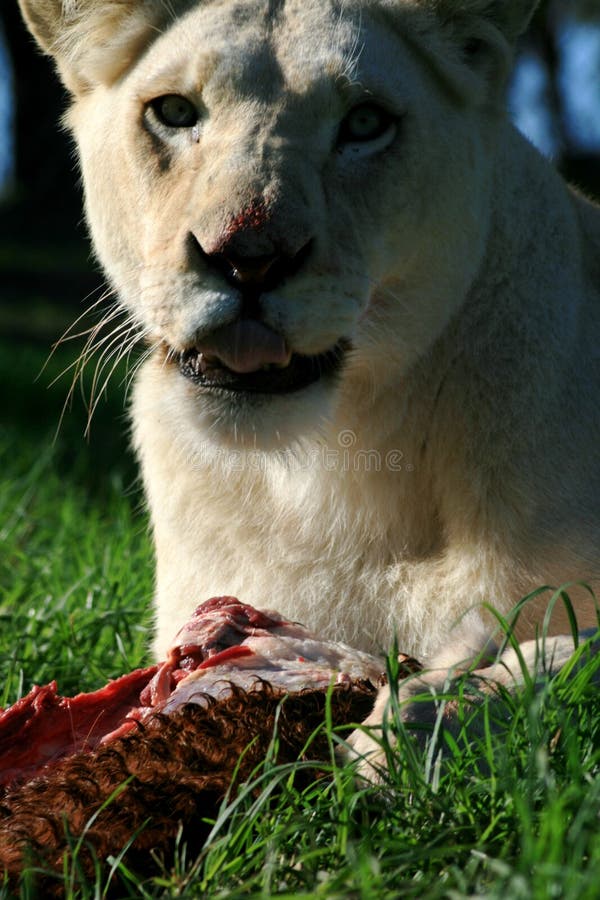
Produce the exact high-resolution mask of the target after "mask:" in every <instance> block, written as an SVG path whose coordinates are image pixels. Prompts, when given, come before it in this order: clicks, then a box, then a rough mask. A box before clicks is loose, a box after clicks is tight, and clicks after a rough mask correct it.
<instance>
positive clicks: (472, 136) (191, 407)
mask: <svg viewBox="0 0 600 900" xmlns="http://www.w3.org/2000/svg"><path fill="white" fill-rule="evenodd" d="M21 3H22V7H23V9H24V13H25V15H26V18H27V19H28V22H29V24H30V27H31V28H32V30H33V31H34V33H35V34H36V36H37V38H38V40H39V41H40V43H41V44H42V46H43V47H44V48H45V49H46V50H47V51H49V52H50V53H52V54H53V55H54V56H55V57H56V60H57V63H58V66H59V69H60V71H61V74H62V76H63V78H64V80H65V83H66V84H67V86H68V87H69V88H70V90H71V92H72V94H73V97H74V102H73V105H72V108H71V111H70V113H69V116H68V121H69V124H70V127H71V128H72V130H73V133H74V135H75V138H76V141H77V145H78V148H79V156H80V161H81V167H82V170H83V176H84V184H85V195H86V209H87V216H88V220H89V224H90V227H91V232H92V235H93V240H94V245H95V248H96V252H97V254H98V257H99V259H100V260H101V262H102V265H103V267H104V269H105V271H106V273H107V275H108V277H109V279H110V281H111V283H112V284H113V286H114V287H115V288H116V290H117V291H118V293H119V296H120V299H121V302H122V304H123V305H124V306H125V307H126V308H127V309H128V310H129V312H130V314H131V316H132V318H133V319H134V321H135V323H136V324H137V326H139V331H140V332H141V333H142V334H143V335H144V337H145V338H146V339H147V340H148V341H149V342H150V344H151V345H153V346H155V347H156V351H155V358H154V362H153V363H152V364H151V365H154V366H155V367H159V368H160V377H161V378H162V379H163V380H164V390H166V391H172V392H173V396H174V397H176V399H177V404H178V408H179V409H180V410H181V414H182V415H185V417H186V419H187V420H188V422H191V423H194V427H196V426H197V427H198V428H199V429H200V430H201V431H202V432H203V434H206V433H207V432H210V434H212V435H215V436H216V437H217V438H218V440H219V441H223V440H225V441H227V440H233V439H235V440H237V441H240V442H246V443H253V444H254V443H256V442H257V443H258V444H259V445H260V446H280V445H281V442H285V441H287V440H290V439H293V438H294V437H295V436H296V435H297V434H298V433H299V432H300V431H304V432H306V431H307V430H311V429H319V428H320V427H321V425H322V423H323V421H325V420H327V419H330V418H331V417H333V416H335V414H336V410H339V409H340V408H341V407H343V406H344V404H346V405H348V404H352V403H353V402H354V399H353V398H354V397H355V392H356V389H357V385H358V384H359V383H362V384H363V386H365V385H368V390H369V391H371V392H375V393H376V392H377V391H378V390H381V389H383V388H384V387H386V386H389V385H390V384H395V383H397V382H398V379H399V378H400V377H401V375H402V373H403V372H404V371H405V370H406V369H407V367H408V366H410V365H411V364H412V363H413V362H414V360H415V359H417V358H418V357H419V356H421V355H422V354H423V353H424V351H425V350H426V349H427V348H428V347H430V346H431V344H432V343H433V342H434V341H435V339H436V337H437V336H438V335H439V334H440V332H441V331H442V329H443V328H444V326H445V325H446V323H447V322H448V320H449V319H450V317H451V316H452V315H453V313H454V312H455V311H456V309H457V308H458V306H460V304H461V303H462V302H463V301H464V298H465V296H466V294H467V293H468V290H469V287H470V285H471V284H472V282H473V280H474V279H475V277H476V274H477V271H478V268H479V266H480V264H481V258H482V254H483V252H484V247H485V241H486V235H487V229H488V224H489V223H488V215H489V214H488V209H489V195H490V192H491V191H492V190H493V184H492V181H491V176H490V172H491V166H490V159H491V157H492V156H493V152H492V148H493V142H494V133H495V123H496V122H497V120H498V117H499V115H500V114H499V108H500V105H501V104H500V102H499V101H500V98H501V94H502V88H503V85H504V81H505V77H506V72H507V70H508V63H509V59H510V47H511V44H512V42H513V40H514V38H515V37H516V36H517V34H518V33H519V32H520V31H521V30H522V28H523V27H524V26H525V24H526V22H527V19H528V17H529V15H530V13H531V10H532V7H533V6H534V3H533V2H532V0H519V2H513V3H506V2H504V0H496V2H490V0H462V2H458V0H454V2H453V0H341V2H340V0H287V2H286V0H198V2H190V0H175V2H172V3H167V2H164V0H81V2H79V3H77V4H75V3H73V2H71V0H21Z"/></svg>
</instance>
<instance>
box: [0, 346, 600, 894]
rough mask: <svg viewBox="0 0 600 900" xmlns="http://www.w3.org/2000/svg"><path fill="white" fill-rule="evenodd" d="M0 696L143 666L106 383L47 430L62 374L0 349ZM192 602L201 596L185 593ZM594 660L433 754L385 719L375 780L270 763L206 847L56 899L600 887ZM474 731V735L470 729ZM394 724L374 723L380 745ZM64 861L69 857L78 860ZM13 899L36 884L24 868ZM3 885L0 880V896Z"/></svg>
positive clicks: (37, 352)
mask: <svg viewBox="0 0 600 900" xmlns="http://www.w3.org/2000/svg"><path fill="white" fill-rule="evenodd" d="M0 351H2V352H1V354H0V377H1V379H2V382H3V388H2V395H3V398H6V400H3V404H4V416H3V421H4V425H3V427H2V431H1V433H0V454H1V459H2V468H1V471H0V479H1V484H2V487H1V490H0V534H1V536H2V547H3V553H2V559H1V561H0V567H1V576H0V587H1V588H2V592H3V593H2V599H1V601H0V616H1V619H2V628H1V629H0V644H1V646H0V672H1V676H2V677H1V680H0V684H1V685H2V688H1V702H2V703H4V704H7V703H10V702H13V701H14V700H16V699H17V698H18V697H19V696H20V695H22V694H23V693H24V692H26V691H27V690H28V689H29V688H30V687H31V685H32V684H33V683H34V682H37V683H43V682H45V681H48V680H50V679H52V678H56V679H57V681H58V683H59V688H60V690H61V691H62V692H64V693H72V692H74V691H77V690H91V689H94V688H97V687H99V686H101V685H102V684H103V683H104V682H105V681H106V679H107V678H108V677H112V676H116V675H118V674H122V673H123V672H125V671H127V670H129V669H131V668H133V667H135V666H137V665H140V664H141V663H142V662H144V659H145V657H144V654H145V648H146V645H147V640H148V623H149V617H148V607H149V598H150V595H151V589H152V565H151V550H150V543H149V538H148V533H147V522H146V517H145V514H144V511H143V503H142V497H141V490H140V488H139V485H138V484H137V482H136V475H135V467H134V465H133V462H132V459H131V456H130V454H129V451H128V448H127V441H126V438H125V437H124V434H125V431H126V427H125V422H124V420H123V402H122V399H121V394H122V391H121V390H120V389H119V387H118V379H117V380H116V381H115V383H114V387H113V389H112V392H111V394H110V396H109V399H108V401H107V402H106V403H102V404H100V405H99V407H98V410H97V412H96V415H95V419H94V424H93V428H92V434H91V438H90V440H89V442H88V441H86V439H85V438H84V436H83V432H84V429H85V410H84V409H83V406H82V405H81V404H79V403H78V402H77V400H76V402H75V403H74V410H73V412H72V413H71V414H68V415H67V416H66V418H65V420H64V422H63V425H62V428H61V430H60V432H59V436H58V438H57V440H56V442H55V443H53V438H54V433H55V430H56V425H57V422H58V419H59V415H60V409H61V405H62V399H63V397H64V394H65V391H66V387H65V385H64V384H63V385H62V386H58V387H55V388H53V389H51V390H46V387H45V385H47V384H48V382H49V381H50V380H51V379H52V377H53V376H54V375H55V374H56V373H57V372H58V371H60V369H61V368H62V367H64V366H65V364H67V363H68V361H69V360H68V356H67V357H65V355H64V353H63V355H61V356H60V358H57V359H56V360H53V362H52V363H51V365H50V369H49V371H48V372H47V373H45V374H44V375H43V376H42V378H41V379H40V380H39V381H38V382H37V383H36V382H34V380H33V379H34V377H35V375H36V374H37V372H38V371H39V369H40V367H41V364H42V362H43V360H44V358H45V351H44V350H42V349H41V348H36V347H27V346H25V347H23V348H21V349H20V350H19V351H18V352H16V353H15V351H14V348H13V347H9V346H3V347H0ZM199 599H201V598H199ZM596 669H597V663H596V661H595V660H593V659H591V660H590V661H588V662H587V663H586V664H585V665H583V667H582V669H581V671H580V672H579V673H578V674H577V675H576V676H574V677H571V678H570V679H567V678H566V677H562V676H559V677H557V678H555V679H554V680H553V681H552V682H551V683H550V684H548V685H546V686H545V687H544V688H543V689H542V690H540V691H537V692H536V691H533V690H530V691H527V690H525V691H524V692H523V693H522V694H521V695H520V696H519V697H517V698H510V697H505V698H501V699H500V700H498V702H497V703H496V704H495V705H494V706H491V707H490V708H489V709H488V710H487V712H486V710H485V708H484V710H483V712H480V713H479V728H478V730H477V733H478V734H479V737H477V738H476V739H475V740H473V739H472V738H471V739H470V740H467V738H466V736H465V734H464V733H463V734H459V735H458V736H457V737H456V739H455V740H450V739H449V740H448V741H447V742H446V744H445V747H444V755H443V759H442V760H441V761H440V758H439V757H438V756H437V755H436V754H435V753H432V752H430V751H429V750H428V749H427V748H424V749H419V748H417V747H416V746H415V744H414V742H413V740H412V738H411V737H410V735H407V734H406V733H405V732H404V731H403V730H402V728H399V729H397V732H398V733H397V734H396V744H395V749H391V748H390V747H389V746H388V753H389V757H390V764H391V771H390V775H389V779H388V782H387V783H386V784H385V786H384V788H383V789H374V788H372V787H368V786H365V785H364V784H363V785H360V784H357V782H356V780H355V779H354V777H353V772H352V770H351V767H349V766H345V767H344V766H339V765H337V764H336V763H335V761H334V750H335V749H336V748H337V747H338V745H339V742H340V741H341V740H342V739H343V735H341V734H340V733H337V734H333V733H332V734H331V751H332V752H331V757H330V759H328V760H325V761H324V765H323V772H324V775H325V777H323V778H321V779H320V780H318V781H315V782H313V783H311V784H310V785H309V786H308V787H307V786H306V784H305V782H304V781H301V780H300V779H299V777H298V776H299V774H300V770H301V767H300V765H299V766H296V767H294V766H291V767H290V766H287V767H281V766H277V765H276V764H275V763H274V762H273V760H272V759H267V760H266V761H265V763H264V766H262V767H261V770H260V771H257V772H256V773H255V778H254V779H253V781H251V783H249V784H247V785H245V786H243V787H242V789H241V792H240V793H239V794H238V795H237V796H232V797H230V798H228V800H227V802H225V803H224V804H223V807H222V810H221V813H220V815H219V817H218V819H217V821H216V822H215V824H214V828H213V834H212V836H211V839H210V840H209V842H208V843H207V846H206V847H205V849H204V851H203V852H202V854H201V856H200V857H199V858H198V859H196V860H194V859H189V858H187V855H186V852H185V847H184V846H183V844H182V845H181V846H180V847H179V849H178V852H177V853H176V855H175V858H174V859H173V860H170V861H168V864H166V865H165V869H164V872H163V873H162V875H161V876H159V877H153V878H149V877H144V873H139V872H138V873H130V872H129V871H128V869H127V867H126V865H124V864H122V863H120V862H119V860H118V859H117V860H113V861H112V869H113V871H112V875H111V871H110V869H111V867H110V865H109V867H108V868H104V869H103V870H101V871H100V870H99V873H98V877H97V880H96V882H95V883H90V884H85V885H79V886H78V887H73V883H74V881H73V872H75V871H76V859H75V862H73V861H71V862H68V863H67V866H66V873H65V892H66V896H68V897H82V898H84V897H85V898H96V897H102V896H103V895H104V893H105V891H106V890H107V888H108V886H109V885H110V887H111V888H112V889H114V890H115V893H116V896H118V897H122V898H125V897H132V898H135V897H148V898H159V897H161V898H162V897H164V898H168V897H199V898H200V897H209V898H220V897H223V898H237V897H240V898H242V897H264V898H268V897H276V896H277V897H288V898H300V897H328V898H340V900H346V898H398V897H407V898H432V900H433V898H448V900H458V898H467V897H472V898H475V897H477V898H484V897H485V898H498V900H500V898H509V900H513V898H514V900H519V898H523V900H525V898H540V900H542V898H544V900H546V898H554V897H556V898H590V900H591V898H597V897H598V896H600V887H599V886H600V827H599V815H600V740H599V739H600V714H599V713H600V709H599V705H600V699H599V696H598V691H597V688H596V686H595V684H594V683H593V678H594V675H595V672H596ZM471 734H472V731H471ZM391 739H392V732H390V733H389V734H388V735H386V737H385V739H384V740H386V741H388V744H389V740H391ZM75 857H76V854H75ZM20 893H21V896H22V897H28V898H29V897H34V896H36V895H35V889H34V887H33V886H32V881H31V878H30V877H27V876H26V877H25V878H24V881H23V885H22V888H21V892H20ZM7 896H9V895H8V891H7V890H4V891H3V890H2V889H1V888H0V897H7Z"/></svg>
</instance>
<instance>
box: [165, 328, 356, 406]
mask: <svg viewBox="0 0 600 900" xmlns="http://www.w3.org/2000/svg"><path fill="white" fill-rule="evenodd" d="M348 348H349V342H348V341H346V340H340V341H338V343H336V344H335V346H333V347H332V348H331V349H329V350H327V351H326V352H325V353H319V354H317V355H314V356H307V355H303V354H300V353H292V352H290V350H289V349H288V348H287V346H286V344H285V341H284V339H283V338H282V337H281V336H280V335H278V334H276V333H275V332H273V331H272V330H271V329H269V328H267V326H265V325H263V324H262V323H260V322H257V321H256V320H252V319H249V320H243V319H242V320H239V321H238V322H236V323H234V324H232V325H228V326H225V327H224V328H222V329H219V331H217V332H215V333H214V334H213V335H211V336H210V337H209V338H207V339H206V340H205V341H203V342H202V344H201V345H199V346H196V347H192V348H189V349H187V350H184V351H183V352H182V353H180V355H179V371H180V372H181V374H182V375H183V376H184V377H185V378H189V379H190V380H191V381H193V382H194V384H196V385H198V386H199V387H201V388H203V389H205V390H211V391H212V390H218V391H230V392H233V393H252V394H289V393H292V392H294V391H299V390H302V389H303V388H305V387H308V386H309V385H311V384H314V383H315V382H316V381H319V379H321V378H325V377H327V376H329V375H332V374H333V373H335V372H337V371H338V370H339V368H340V367H341V365H342V363H343V360H344V357H345V354H346V351H347V350H348Z"/></svg>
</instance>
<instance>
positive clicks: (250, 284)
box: [196, 239, 312, 296]
mask: <svg viewBox="0 0 600 900" xmlns="http://www.w3.org/2000/svg"><path fill="white" fill-rule="evenodd" d="M235 243H236V242H235V241H231V242H228V243H226V244H225V245H221V246H220V247H219V249H218V251H217V252H213V253H207V252H206V251H205V250H204V248H203V247H202V245H201V244H200V242H199V241H198V240H197V239H196V245H197V249H198V250H199V251H200V254H201V256H202V259H203V261H204V264H205V265H207V266H208V267H209V268H211V269H213V270H215V269H216V270H217V271H219V272H220V273H221V274H222V275H223V276H224V277H225V278H226V279H227V281H228V282H229V284H230V285H231V286H232V287H234V288H237V289H238V290H239V291H241V292H242V294H247V295H251V296H256V295H257V294H262V293H264V292H265V291H271V290H273V289H274V288H276V287H277V286H278V285H279V284H281V282H282V281H283V280H284V279H285V278H289V277H290V276H292V275H295V273H296V272H297V271H298V270H299V269H300V268H301V267H302V265H303V264H304V262H305V260H306V258H307V257H308V255H309V253H310V249H311V245H312V241H311V240H309V241H307V243H305V244H304V246H302V247H301V248H300V250H299V251H298V252H297V253H294V254H289V253H284V252H283V251H277V250H274V251H273V252H272V253H267V254H260V255H255V254H251V253H247V254H246V253H243V252H241V251H240V250H239V249H238V247H237V246H236V245H235Z"/></svg>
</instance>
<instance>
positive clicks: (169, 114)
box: [150, 94, 198, 128]
mask: <svg viewBox="0 0 600 900" xmlns="http://www.w3.org/2000/svg"><path fill="white" fill-rule="evenodd" d="M150 106H151V108H152V110H153V112H154V115H155V116H156V118H157V119H158V121H159V122H162V124H163V125H166V126H167V128H193V127H194V125H195V124H196V122H197V121H198V111H197V109H196V107H195V106H194V104H193V103H191V102H190V101H189V100H187V99H186V98H185V97H181V96H180V95H179V94H165V96H164V97H157V98H156V100H153V101H152V102H151V104H150Z"/></svg>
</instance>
